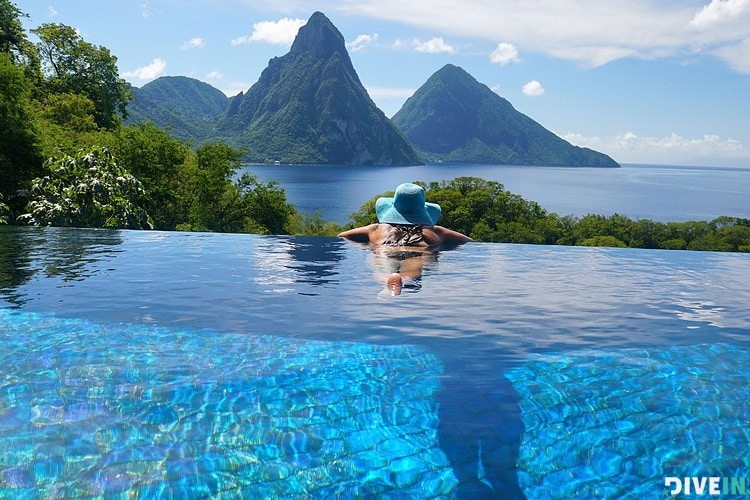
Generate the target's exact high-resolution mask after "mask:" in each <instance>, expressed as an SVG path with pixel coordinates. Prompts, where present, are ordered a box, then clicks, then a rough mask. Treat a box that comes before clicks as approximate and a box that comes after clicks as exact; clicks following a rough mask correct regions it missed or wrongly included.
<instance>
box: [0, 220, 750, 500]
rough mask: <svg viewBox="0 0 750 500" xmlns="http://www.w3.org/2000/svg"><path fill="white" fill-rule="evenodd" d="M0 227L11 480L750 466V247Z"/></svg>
mask: <svg viewBox="0 0 750 500" xmlns="http://www.w3.org/2000/svg"><path fill="white" fill-rule="evenodd" d="M382 258H383V257H382V256H378V255H374V254H373V253H372V252H370V251H369V250H367V249H365V248H362V247H359V246H355V245H352V244H349V243H346V242H344V241H340V240H337V239H327V238H292V237H267V236H248V235H215V234H197V233H193V234H187V233H160V232H130V231H101V230H100V231H92V230H73V229H32V228H7V227H6V228H0V497H6V496H10V497H60V496H67V497H97V496H99V497H104V496H107V497H129V496H132V495H140V496H142V497H152V496H163V497H167V496H185V495H190V496H212V497H218V498H227V497H231V498H237V497H285V496H286V497H290V496H291V497H300V496H313V497H318V498H329V497H332V496H340V497H352V496H373V495H380V496H396V497H418V498H422V497H440V498H442V497H463V498H477V497H504V498H509V497H529V498H549V497H571V496H579V497H580V496H583V497H586V496H603V497H613V496H623V495H627V496H637V497H647V496H665V495H668V494H669V489H668V488H667V487H665V478H667V477H681V478H684V477H697V478H701V477H715V476H718V477H723V478H749V479H748V491H750V456H749V455H748V453H747V450H748V449H750V406H749V405H748V403H747V401H748V400H750V311H748V307H747V305H748V304H750V287H748V286H747V282H748V278H750V256H748V255H741V254H718V253H703V252H677V251H647V250H624V249H592V248H565V247H544V246H525V245H497V244H476V243H474V244H468V245H465V246H464V247H462V248H460V249H457V250H453V251H447V252H443V253H441V254H439V255H438V256H437V258H436V259H432V260H430V261H427V262H425V263H424V267H423V272H422V276H421V278H418V279H415V280H412V281H410V282H409V283H407V287H405V288H404V291H403V293H402V294H401V295H400V296H397V297H391V296H390V295H388V294H387V293H383V282H382V276H381V275H380V274H379V272H380V271H379V269H381V268H382V262H379V260H382Z"/></svg>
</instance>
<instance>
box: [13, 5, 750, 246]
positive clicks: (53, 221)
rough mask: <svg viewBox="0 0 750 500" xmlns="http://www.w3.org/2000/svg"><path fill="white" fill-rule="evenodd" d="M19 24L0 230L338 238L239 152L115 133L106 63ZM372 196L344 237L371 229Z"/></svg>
mask: <svg viewBox="0 0 750 500" xmlns="http://www.w3.org/2000/svg"><path fill="white" fill-rule="evenodd" d="M24 16H25V14H23V12H21V11H20V9H18V7H17V6H16V5H15V4H14V3H12V2H10V1H9V0H0V224H16V225H23V224H31V225H40V226H50V225H51V226H75V227H106V228H129V229H150V228H153V229H159V230H167V231H170V230H185V231H221V232H251V233H262V234H308V235H323V236H333V235H336V234H337V233H338V232H339V231H340V230H341V229H342V227H341V226H340V225H339V224H336V223H333V222H329V221H325V220H324V219H323V217H322V215H321V213H319V212H318V213H315V214H312V215H304V214H300V213H299V212H298V211H297V210H296V209H295V208H294V207H293V206H292V205H291V204H289V202H288V201H287V199H286V195H285V193H284V191H283V189H281V188H280V187H279V186H278V185H277V184H275V183H273V182H270V183H262V182H259V181H258V180H257V178H255V177H253V176H251V175H248V174H244V175H240V167H241V161H242V159H243V158H244V157H245V155H246V154H247V151H244V150H241V149H237V148H235V147H232V146H231V145H227V144H224V143H222V142H203V143H202V144H201V145H200V146H198V147H196V146H195V145H192V144H190V143H188V142H185V141H183V140H180V139H177V138H174V137H172V136H171V135H170V134H169V133H167V131H165V130H164V129H162V128H160V127H158V126H157V125H155V124H154V123H151V122H147V121H140V122H135V123H128V124H126V122H125V121H124V120H126V118H127V112H128V103H129V99H130V93H131V89H130V87H129V85H128V84H127V83H126V82H125V81H124V80H122V79H121V78H119V77H118V76H117V75H118V71H117V59H116V57H115V56H113V55H112V54H111V53H110V52H109V50H107V49H106V48H104V47H97V46H95V45H92V44H90V43H88V42H86V41H85V40H84V39H83V38H82V37H81V36H80V35H79V34H78V33H77V32H76V31H75V30H73V29H72V28H70V27H67V26H64V25H60V24H45V25H42V26H41V27H39V28H37V29H35V30H34V33H35V34H36V35H37V37H38V39H39V41H38V42H37V43H36V44H35V43H32V42H31V41H30V40H29V38H28V36H27V33H26V32H25V31H24V29H23V26H22V23H21V19H22V18H23V17H24ZM324 27H325V26H324ZM42 61H44V62H42ZM177 83H179V82H177ZM198 87H200V86H198ZM215 109H216V106H215V105H214V104H211V105H206V108H205V112H206V113H207V114H211V113H213V112H214V111H212V110H215ZM424 186H425V188H426V190H427V197H428V200H429V201H432V202H436V203H439V204H440V205H441V206H442V209H443V215H442V219H441V221H440V223H441V224H443V225H445V226H447V227H450V228H452V229H455V230H457V231H461V232H463V233H465V234H468V235H470V236H472V237H473V238H474V239H475V240H477V241H489V242H508V243H532V244H558V245H590V246H622V247H634V248H635V247H637V248H662V249H685V250H715V251H740V252H748V251H750V220H749V219H742V218H735V217H720V218H717V219H715V220H713V221H710V222H709V221H694V222H682V223H676V222H670V223H661V222H654V221H650V220H631V219H629V218H627V217H624V216H622V215H612V216H602V215H587V216H585V217H581V218H574V217H561V216H559V215H557V214H554V213H549V212H547V211H546V210H544V209H543V208H542V207H541V206H539V205H538V204H537V203H535V202H532V201H527V200H524V199H523V198H521V197H520V196H518V195H515V194H513V193H511V192H509V191H507V190H506V189H505V188H504V186H503V185H502V184H500V183H498V182H494V181H486V180H483V179H477V178H471V177H461V178H457V179H453V180H450V181H442V182H432V183H429V184H424ZM388 194H391V193H383V195H388ZM376 198H377V197H375V198H372V199H371V200H369V201H366V202H365V203H364V205H363V206H362V208H361V209H360V210H359V211H357V212H355V213H353V214H352V215H351V217H350V221H349V223H348V224H347V227H353V226H358V225H363V224H369V223H372V222H375V211H374V204H375V199H376Z"/></svg>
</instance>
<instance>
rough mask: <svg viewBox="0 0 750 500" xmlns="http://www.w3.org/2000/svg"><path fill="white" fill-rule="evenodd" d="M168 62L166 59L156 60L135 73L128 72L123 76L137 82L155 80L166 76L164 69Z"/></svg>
mask: <svg viewBox="0 0 750 500" xmlns="http://www.w3.org/2000/svg"><path fill="white" fill-rule="evenodd" d="M166 67H167V62H166V61H165V60H164V59H161V58H156V59H154V60H153V61H152V62H151V64H149V65H147V66H142V67H140V68H137V69H135V70H133V71H126V72H125V73H123V74H122V76H123V78H134V79H136V80H153V79H154V78H158V77H160V76H162V75H163V74H164V68H166Z"/></svg>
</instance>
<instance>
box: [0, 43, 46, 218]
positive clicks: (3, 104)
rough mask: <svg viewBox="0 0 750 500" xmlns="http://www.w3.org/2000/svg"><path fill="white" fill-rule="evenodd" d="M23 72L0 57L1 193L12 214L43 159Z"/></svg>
mask: <svg viewBox="0 0 750 500" xmlns="http://www.w3.org/2000/svg"><path fill="white" fill-rule="evenodd" d="M30 95H31V86H30V85H29V82H28V79H27V78H26V77H25V75H24V72H23V69H22V68H21V67H19V66H18V65H16V64H13V62H12V61H11V58H10V56H9V55H8V54H7V53H0V193H2V194H3V195H4V196H5V200H6V202H7V203H8V205H9V206H10V209H11V211H12V212H17V211H20V210H21V209H22V208H23V204H24V202H23V200H22V199H21V198H20V196H19V191H20V190H22V189H25V188H26V187H27V186H28V182H29V181H30V180H31V179H32V178H34V177H36V176H38V175H40V174H41V166H42V156H41V152H40V148H39V142H38V131H37V128H36V123H35V121H34V119H33V112H32V109H31V97H30Z"/></svg>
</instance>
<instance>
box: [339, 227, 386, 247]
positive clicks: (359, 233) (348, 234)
mask: <svg viewBox="0 0 750 500" xmlns="http://www.w3.org/2000/svg"><path fill="white" fill-rule="evenodd" d="M376 227H377V224H370V225H369V226H362V227H355V228H354V229H350V230H348V231H344V232H343V233H339V234H338V236H339V238H346V239H347V240H352V241H356V242H358V243H369V242H370V233H372V231H373V230H374V229H375V228H376Z"/></svg>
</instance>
